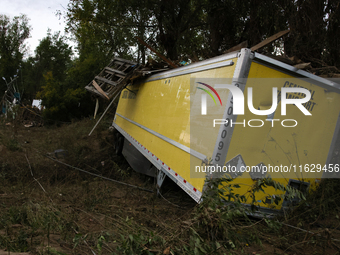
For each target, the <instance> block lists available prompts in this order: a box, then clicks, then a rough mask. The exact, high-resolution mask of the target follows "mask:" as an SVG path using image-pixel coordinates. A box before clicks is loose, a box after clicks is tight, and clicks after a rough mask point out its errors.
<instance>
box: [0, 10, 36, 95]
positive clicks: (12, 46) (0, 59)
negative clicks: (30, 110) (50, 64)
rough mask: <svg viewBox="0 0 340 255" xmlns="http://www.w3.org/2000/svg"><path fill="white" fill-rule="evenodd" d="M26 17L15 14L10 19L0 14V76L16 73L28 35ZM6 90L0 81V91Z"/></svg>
mask: <svg viewBox="0 0 340 255" xmlns="http://www.w3.org/2000/svg"><path fill="white" fill-rule="evenodd" d="M30 29H31V28H30V26H29V25H28V18H27V17H26V16H25V15H21V16H16V17H14V18H13V20H10V19H9V17H7V16H6V15H3V14H0V77H5V78H7V79H8V78H9V77H13V76H14V75H15V74H17V70H18V69H19V67H20V65H21V63H22V60H23V56H24V54H25V51H26V45H25V40H26V39H27V38H28V37H29V35H30ZM5 90H6V84H5V82H3V81H2V79H1V82H0V93H2V92H3V91H5Z"/></svg>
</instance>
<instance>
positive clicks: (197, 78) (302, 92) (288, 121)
mask: <svg viewBox="0 0 340 255" xmlns="http://www.w3.org/2000/svg"><path fill="white" fill-rule="evenodd" d="M119 97H120V98H119V104H118V107H117V110H116V114H115V117H114V121H113V126H114V128H115V129H116V130H117V131H118V132H119V133H118V135H117V145H116V149H117V152H122V154H123V155H124V157H125V158H126V159H127V161H128V162H129V164H130V165H131V166H132V168H133V169H135V170H136V171H138V172H141V173H144V174H147V175H150V176H155V177H157V183H158V186H161V185H162V183H163V181H164V178H165V177H169V178H170V179H171V180H173V181H174V182H175V183H176V184H177V185H178V186H179V187H181V188H182V189H183V190H184V191H185V192H186V193H187V194H188V195H189V196H191V197H192V198H193V199H194V200H195V201H197V202H199V201H200V200H201V198H202V193H203V192H204V190H205V188H206V185H205V184H206V181H207V179H209V178H221V177H223V176H224V175H225V174H228V175H229V176H231V178H233V183H237V184H239V185H240V187H241V188H239V189H238V192H240V194H243V195H247V192H248V191H249V189H250V187H252V185H253V183H254V182H255V181H257V180H258V179H261V178H265V177H268V176H270V177H271V178H272V179H274V180H275V181H277V182H280V183H282V184H283V185H290V186H292V187H299V188H300V189H301V187H302V190H307V189H309V188H312V187H313V186H314V185H315V184H316V183H318V182H319V181H320V180H321V179H322V178H331V177H335V178H337V177H338V175H337V173H339V162H335V163H334V162H332V161H331V157H332V153H333V151H334V149H335V147H336V146H339V145H337V144H336V140H337V139H336V137H337V134H338V133H339V128H340V115H339V113H340V85H339V84H337V83H336V82H334V81H330V80H327V79H323V78H320V77H318V76H315V75H312V74H310V73H307V72H305V71H302V70H299V69H297V68H294V67H292V66H290V65H287V64H284V63H282V62H279V61H277V60H274V59H272V58H270V57H267V56H264V55H261V54H258V53H256V52H252V51H250V50H249V49H242V50H240V51H237V52H233V53H229V54H226V55H222V56H218V57H215V58H212V59H208V60H205V61H201V62H197V63H193V64H190V65H187V66H183V67H179V68H176V69H172V70H168V71H164V72H161V73H158V74H155V75H152V76H150V77H148V78H146V79H144V80H142V81H139V82H135V83H133V84H130V85H128V86H127V87H126V88H125V89H124V90H123V91H122V92H121V94H120V96H119ZM276 192H277V191H276ZM265 193H267V194H265ZM265 193H263V194H262V193H259V194H258V197H256V200H257V201H258V204H257V205H258V206H259V208H261V210H262V211H264V212H279V211H280V210H282V208H283V207H284V205H285V202H286V201H283V203H280V204H279V205H277V206H273V205H271V204H270V203H269V202H268V194H274V193H275V191H274V189H273V188H268V189H267V190H266V192H265ZM269 200H270V199H269Z"/></svg>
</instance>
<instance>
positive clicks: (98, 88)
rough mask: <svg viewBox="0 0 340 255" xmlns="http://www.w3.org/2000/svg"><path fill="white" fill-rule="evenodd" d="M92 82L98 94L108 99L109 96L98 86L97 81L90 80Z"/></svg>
mask: <svg viewBox="0 0 340 255" xmlns="http://www.w3.org/2000/svg"><path fill="white" fill-rule="evenodd" d="M92 84H93V86H94V87H95V88H96V89H97V90H98V92H99V93H100V94H102V95H103V96H104V97H106V98H107V100H110V98H109V97H108V96H107V95H106V94H105V92H104V91H103V90H102V88H101V87H99V85H98V83H97V82H96V81H95V80H93V81H92Z"/></svg>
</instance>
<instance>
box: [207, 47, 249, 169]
mask: <svg viewBox="0 0 340 255" xmlns="http://www.w3.org/2000/svg"><path fill="white" fill-rule="evenodd" d="M251 57H252V52H251V51H250V50H249V49H242V50H241V52H240V53H239V59H238V61H237V64H236V67H235V72H234V74H233V79H232V85H236V84H242V83H244V84H243V86H242V88H241V86H240V89H242V91H244V89H245V86H246V82H245V80H244V79H245V78H247V76H248V73H249V70H250V66H251ZM231 99H232V93H229V96H228V101H227V104H226V108H225V111H224V114H223V119H227V118H231V119H232V120H233V122H235V121H236V119H237V115H233V113H231V114H230V115H229V114H228V110H229V108H230V107H232V106H233V104H232V103H231V101H232V100H231ZM234 127H235V126H233V127H231V126H230V125H228V127H225V126H224V125H221V127H220V130H219V132H218V136H217V137H218V138H217V139H216V143H215V148H214V152H213V155H212V156H213V157H212V158H213V162H214V163H218V162H215V155H217V153H218V147H219V143H220V142H221V141H222V140H224V139H225V140H226V141H227V142H226V144H225V147H224V153H223V154H225V156H223V157H221V160H219V162H222V165H224V163H225V160H226V157H227V154H228V150H229V146H230V143H231V138H232V134H233V131H234ZM225 129H227V135H226V137H225V138H221V134H222V132H223V131H224V130H225Z"/></svg>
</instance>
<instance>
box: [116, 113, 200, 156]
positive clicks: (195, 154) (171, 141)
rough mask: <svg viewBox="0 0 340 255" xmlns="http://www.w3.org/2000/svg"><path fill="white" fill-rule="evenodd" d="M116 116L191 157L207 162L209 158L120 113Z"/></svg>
mask: <svg viewBox="0 0 340 255" xmlns="http://www.w3.org/2000/svg"><path fill="white" fill-rule="evenodd" d="M116 115H118V116H119V117H121V118H123V119H125V120H127V121H129V122H131V123H132V124H134V125H136V126H137V127H140V128H142V129H144V130H145V131H147V132H149V133H151V134H153V135H155V136H157V137H158V138H160V139H162V140H164V141H166V142H168V143H170V144H171V145H173V146H175V147H177V148H179V149H181V150H183V151H185V152H187V153H189V154H190V155H192V156H194V157H196V158H198V159H201V160H205V159H206V158H207V156H205V155H203V154H202V153H199V152H197V151H195V150H192V149H190V148H189V147H187V146H185V145H183V144H180V143H179V142H176V141H174V140H172V139H170V138H168V137H166V136H164V135H162V134H160V133H157V132H156V131H154V130H152V129H150V128H147V127H145V126H143V125H141V124H139V123H137V122H135V121H133V120H130V119H129V118H127V117H125V116H123V115H121V114H119V113H116Z"/></svg>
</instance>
